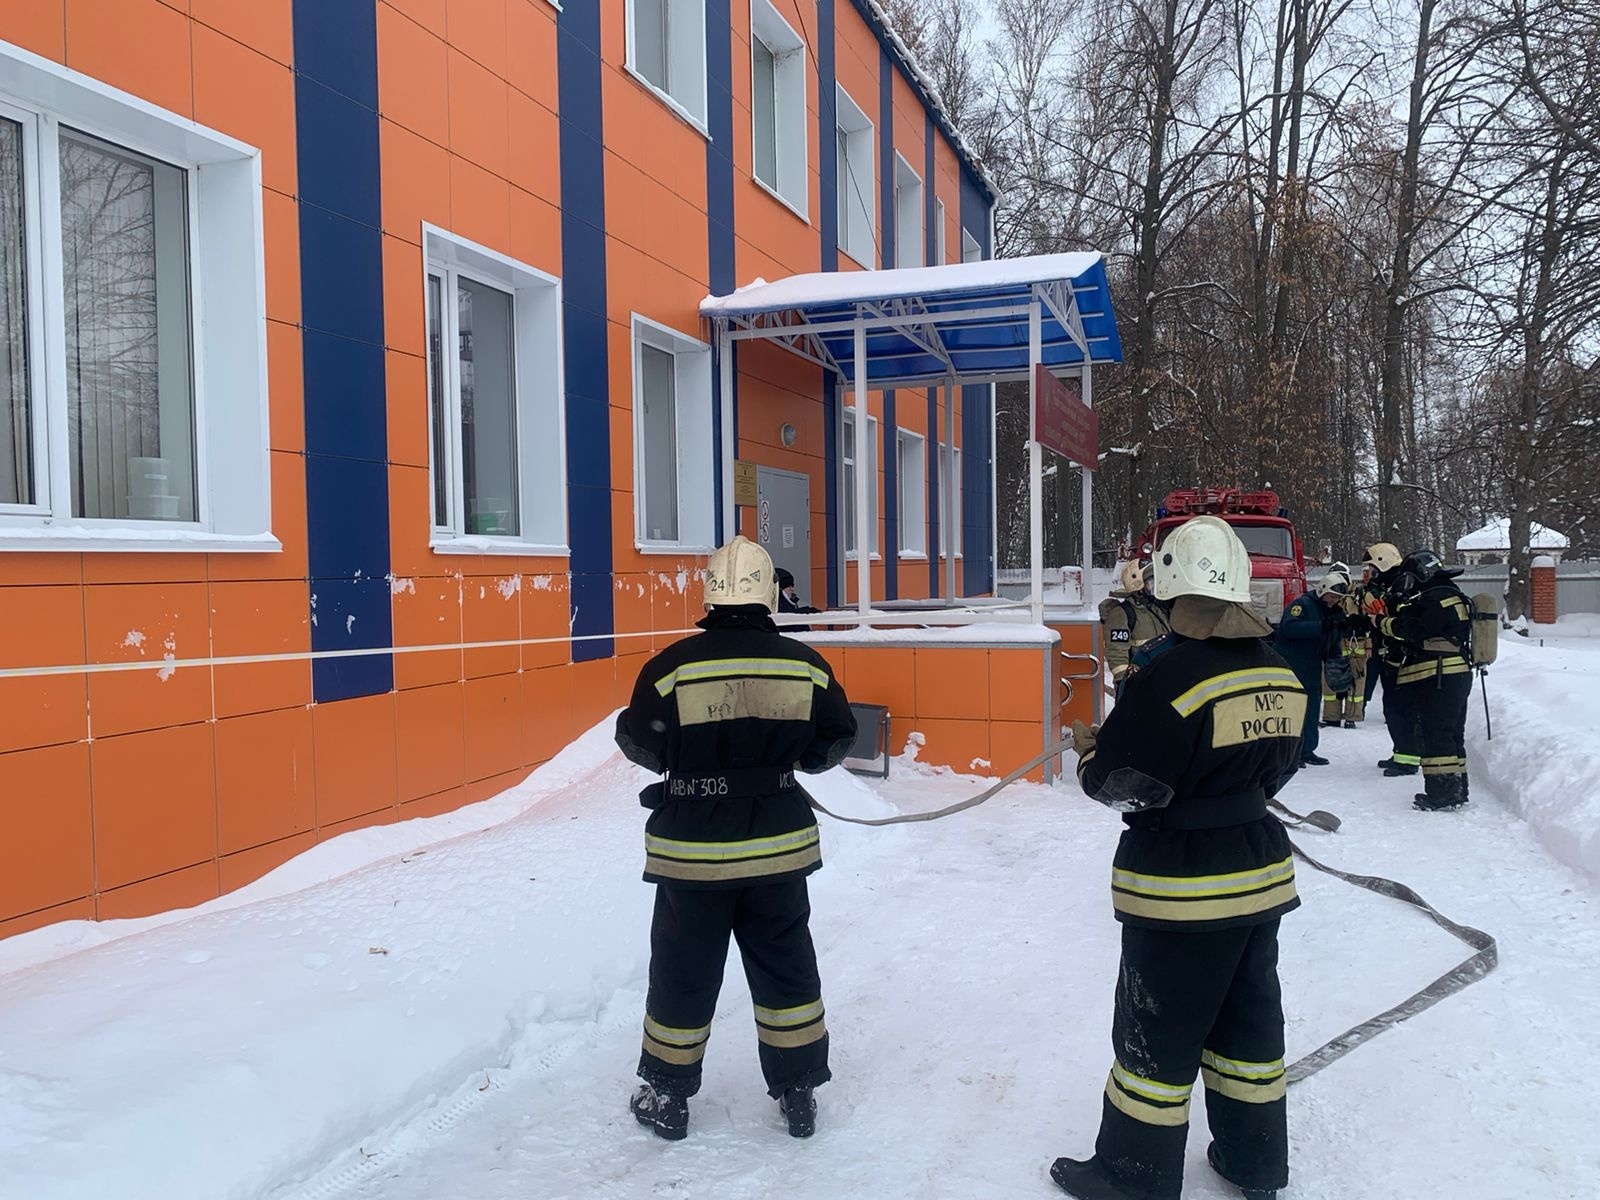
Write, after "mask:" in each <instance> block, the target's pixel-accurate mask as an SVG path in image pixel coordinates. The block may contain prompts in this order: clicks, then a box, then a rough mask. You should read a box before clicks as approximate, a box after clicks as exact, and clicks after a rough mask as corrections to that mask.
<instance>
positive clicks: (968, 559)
mask: <svg viewBox="0 0 1600 1200" xmlns="http://www.w3.org/2000/svg"><path fill="white" fill-rule="evenodd" d="M989 205H990V199H989V193H988V191H987V190H986V189H985V188H984V186H983V184H982V183H981V182H980V181H979V180H978V179H977V177H976V176H974V175H973V173H972V172H971V171H970V170H969V169H968V168H967V166H966V164H964V163H963V164H962V167H961V225H962V227H963V228H964V229H965V230H966V231H967V232H968V233H970V234H971V235H972V236H973V238H974V239H976V241H977V243H978V246H979V248H980V249H981V250H982V252H983V257H984V258H992V257H993V256H994V247H993V246H991V245H990V244H989ZM992 403H993V392H992V391H991V389H990V388H989V387H988V386H979V387H968V388H963V389H962V396H961V444H962V451H961V475H962V480H961V499H962V505H961V549H962V553H963V555H964V556H965V574H964V588H965V590H966V593H967V594H968V595H969V596H975V595H981V594H983V593H986V592H992V591H993V590H994V538H993V534H992V531H991V529H990V525H991V523H992V520H993V516H992V507H991V503H992V502H991V499H990V497H991V491H992V489H993V487H994V472H993V469H992V465H991V464H992V460H993V456H994V447H993V446H992V445H991V444H990V443H991V441H992V439H993V433H994V427H993V424H992V423H991V419H990V411H989V410H990V406H991V404H992Z"/></svg>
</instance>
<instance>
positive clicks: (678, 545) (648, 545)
mask: <svg viewBox="0 0 1600 1200" xmlns="http://www.w3.org/2000/svg"><path fill="white" fill-rule="evenodd" d="M633 548H634V549H635V550H637V551H638V552H639V553H640V554H673V555H677V556H678V557H680V558H681V557H683V556H684V555H686V554H687V555H702V554H710V553H711V552H712V551H713V550H715V549H716V547H715V546H700V545H696V544H694V543H692V542H634V544H633Z"/></svg>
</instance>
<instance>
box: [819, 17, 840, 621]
mask: <svg viewBox="0 0 1600 1200" xmlns="http://www.w3.org/2000/svg"><path fill="white" fill-rule="evenodd" d="M833 6H834V0H817V45H816V59H817V147H818V150H819V151H820V153H819V154H818V155H817V166H818V169H819V170H820V172H821V175H822V179H821V185H822V186H821V189H820V193H821V195H820V201H821V206H822V211H821V212H820V213H818V214H817V217H818V220H817V227H818V229H819V231H820V232H821V235H822V236H821V239H820V241H821V251H822V253H821V262H820V263H819V268H820V269H821V270H824V271H837V270H838V269H839V203H838V188H839V163H838V157H839V153H838V152H839V142H838V124H839V114H838V93H837V91H836V90H835V88H836V84H835V78H834V49H835V40H834V11H833ZM822 447H823V450H822V453H823V459H822V475H823V489H824V491H825V492H826V493H827V494H826V495H825V496H823V498H822V513H823V516H822V528H823V539H824V541H825V543H826V548H825V554H826V558H827V562H826V568H827V571H826V574H827V587H828V592H827V595H828V604H827V606H828V607H829V608H833V607H835V606H836V605H837V604H838V603H839V387H838V381H837V379H836V378H835V377H834V376H833V375H832V374H831V373H829V372H826V371H824V372H823V374H822Z"/></svg>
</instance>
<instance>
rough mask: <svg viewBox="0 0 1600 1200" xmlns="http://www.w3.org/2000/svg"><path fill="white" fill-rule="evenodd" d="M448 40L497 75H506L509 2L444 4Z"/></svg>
mask: <svg viewBox="0 0 1600 1200" xmlns="http://www.w3.org/2000/svg"><path fill="white" fill-rule="evenodd" d="M444 28H445V37H446V38H447V39H448V40H449V42H450V44H451V45H452V46H453V47H455V48H456V49H457V50H459V51H461V52H462V53H463V54H465V55H467V56H469V57H470V58H471V59H472V60H473V61H474V62H476V63H479V64H481V65H482V66H483V67H484V68H485V69H487V70H488V71H492V72H493V73H494V74H496V75H502V76H503V75H504V74H505V73H506V0H445V12H444Z"/></svg>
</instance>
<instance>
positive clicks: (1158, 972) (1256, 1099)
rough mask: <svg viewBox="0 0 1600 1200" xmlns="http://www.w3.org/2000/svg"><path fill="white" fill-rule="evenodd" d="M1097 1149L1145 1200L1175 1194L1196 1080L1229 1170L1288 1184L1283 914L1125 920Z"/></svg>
mask: <svg viewBox="0 0 1600 1200" xmlns="http://www.w3.org/2000/svg"><path fill="white" fill-rule="evenodd" d="M1111 1041H1112V1046H1113V1049H1114V1050H1115V1052H1116V1063H1115V1065H1114V1066H1113V1067H1112V1069H1111V1077H1110V1078H1109V1079H1108V1080H1107V1081H1106V1092H1105V1099H1104V1102H1103V1104H1102V1116H1101V1121H1100V1136H1099V1138H1098V1139H1097V1140H1096V1142H1095V1157H1096V1158H1097V1159H1098V1160H1099V1162H1100V1163H1101V1165H1102V1166H1103V1167H1104V1168H1105V1169H1106V1170H1107V1171H1108V1172H1109V1173H1110V1175H1111V1177H1112V1179H1113V1180H1115V1181H1116V1183H1117V1184H1118V1186H1120V1187H1121V1188H1122V1189H1123V1190H1125V1191H1127V1192H1128V1193H1129V1194H1130V1195H1133V1196H1137V1197H1139V1198H1140V1200H1178V1198H1179V1195H1180V1193H1181V1192H1182V1188H1183V1155H1184V1144H1185V1142H1186V1141H1187V1140H1188V1134H1189V1098H1190V1093H1191V1092H1192V1090H1193V1088H1194V1080H1195V1076H1196V1075H1199V1076H1200V1077H1201V1078H1202V1080H1203V1081H1204V1083H1205V1092H1206V1119H1207V1121H1208V1122H1209V1124H1210V1126H1211V1136H1212V1139H1213V1140H1214V1142H1215V1143H1216V1148H1217V1158H1218V1161H1219V1163H1220V1164H1221V1167H1222V1171H1223V1174H1224V1175H1225V1176H1226V1177H1227V1178H1228V1179H1229V1180H1230V1181H1231V1182H1233V1183H1234V1184H1236V1185H1237V1186H1239V1187H1245V1188H1259V1189H1261V1190H1263V1191H1271V1190H1273V1189H1274V1188H1282V1187H1284V1186H1286V1185H1287V1184H1288V1182H1289V1132H1288V1119H1287V1111H1288V1110H1287V1104H1286V1101H1285V1099H1284V1089H1285V1087H1286V1080H1285V1076H1284V1065H1283V1002H1282V996H1281V993H1280V992H1279V989H1278V922H1277V921H1276V920H1272V921H1266V922H1263V923H1261V924H1259V925H1245V926H1236V927H1234V928H1231V929H1218V930H1211V931H1206V932H1194V933H1189V932H1182V931H1176V932H1172V931H1168V930H1156V929H1145V928H1140V927H1138V926H1133V925H1124V926H1123V928H1122V970H1121V973H1120V975H1119V976H1118V978H1117V1000H1116V1013H1115V1016H1114V1018H1113V1020H1112V1027H1111Z"/></svg>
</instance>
